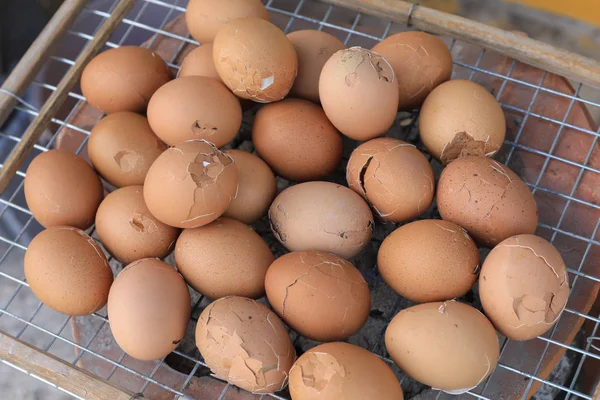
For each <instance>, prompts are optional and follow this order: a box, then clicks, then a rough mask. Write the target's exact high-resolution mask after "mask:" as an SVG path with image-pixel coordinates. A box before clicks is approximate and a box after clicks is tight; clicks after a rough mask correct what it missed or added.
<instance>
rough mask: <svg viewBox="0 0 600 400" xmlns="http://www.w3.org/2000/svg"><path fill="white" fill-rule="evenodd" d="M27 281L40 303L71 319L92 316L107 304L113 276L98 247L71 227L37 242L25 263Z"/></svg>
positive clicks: (40, 237)
mask: <svg viewBox="0 0 600 400" xmlns="http://www.w3.org/2000/svg"><path fill="white" fill-rule="evenodd" d="M24 269H25V278H26V279H27V283H28V284H29V287H30V288H31V290H32V291H33V293H34V294H35V295H36V296H37V298H38V299H40V301H41V302H42V303H44V304H45V305H47V306H48V307H50V308H51V309H53V310H55V311H58V312H61V313H63V314H67V315H88V314H91V313H93V312H95V311H98V310H99V309H101V308H102V307H104V305H105V304H106V300H107V298H108V291H109V289H110V285H111V284H112V282H113V274H112V271H111V269H110V266H109V265H108V261H107V260H106V257H105V256H104V253H102V249H101V248H100V246H98V244H97V243H96V242H95V241H94V239H92V238H91V237H89V236H88V235H86V233H85V232H83V231H81V230H79V229H77V228H72V227H68V226H58V227H52V228H48V229H46V230H44V231H42V232H40V233H39V234H38V235H37V236H36V237H34V238H33V240H32V241H31V243H30V244H29V247H28V248H27V251H26V252H25V259H24Z"/></svg>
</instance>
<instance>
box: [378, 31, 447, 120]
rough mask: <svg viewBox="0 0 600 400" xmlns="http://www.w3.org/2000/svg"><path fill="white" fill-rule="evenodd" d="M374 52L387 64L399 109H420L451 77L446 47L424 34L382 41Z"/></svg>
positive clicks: (441, 42) (413, 32)
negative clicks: (395, 82)
mask: <svg viewBox="0 0 600 400" xmlns="http://www.w3.org/2000/svg"><path fill="white" fill-rule="evenodd" d="M373 51H374V52H375V53H377V54H379V55H381V56H382V57H385V59H386V60H387V61H388V62H389V63H390V65H391V66H392V68H393V69H394V72H395V74H396V81H397V82H398V86H399V88H400V99H399V101H398V108H399V109H400V110H410V109H413V108H417V107H420V106H421V104H423V101H424V100H425V98H426V97H427V95H429V93H430V92H431V91H432V90H433V89H434V88H435V87H436V86H438V85H440V84H441V83H444V82H446V81H447V80H449V79H450V76H451V75H452V55H451V54H450V50H449V49H448V46H446V43H444V42H443V41H442V40H441V39H440V38H438V37H437V36H433V35H430V34H428V33H425V32H417V31H410V32H400V33H396V34H394V35H392V36H390V37H387V38H385V39H384V40H382V41H381V42H379V43H377V44H376V45H375V46H374V47H373Z"/></svg>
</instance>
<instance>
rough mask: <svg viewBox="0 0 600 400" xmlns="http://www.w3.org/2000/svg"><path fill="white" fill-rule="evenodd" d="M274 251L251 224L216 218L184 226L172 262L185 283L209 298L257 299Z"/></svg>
mask: <svg viewBox="0 0 600 400" xmlns="http://www.w3.org/2000/svg"><path fill="white" fill-rule="evenodd" d="M272 262H273V254H272V253H271V249H270V248H269V246H268V245H267V244H266V243H265V241H264V240H263V239H262V238H261V237H260V236H259V235H258V234H257V233H256V232H254V231H253V230H252V229H250V227H249V226H248V225H246V224H243V223H241V222H239V221H236V220H234V219H229V218H219V219H217V220H216V221H214V222H212V223H210V224H208V225H205V226H202V227H200V228H194V229H186V230H184V231H183V232H182V233H181V236H179V239H178V240H177V244H176V245H175V263H176V264H177V269H178V270H179V272H180V273H181V274H182V275H183V277H184V278H185V280H186V281H187V282H188V284H189V285H190V286H191V287H193V288H194V289H195V290H196V291H198V292H199V293H202V294H204V295H206V296H208V297H209V298H211V299H218V298H221V297H226V296H233V295H236V296H243V297H250V298H259V297H262V296H263V295H264V294H265V274H266V273H267V268H269V265H271V263H272Z"/></svg>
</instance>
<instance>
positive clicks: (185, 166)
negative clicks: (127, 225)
mask: <svg viewBox="0 0 600 400" xmlns="http://www.w3.org/2000/svg"><path fill="white" fill-rule="evenodd" d="M237 182H238V173H237V168H236V167H235V165H233V159H232V158H231V157H229V156H228V155H227V154H224V153H222V152H221V151H220V150H219V149H217V148H216V147H215V146H213V145H212V144H211V143H209V142H207V141H205V140H189V141H187V142H183V143H180V144H178V145H177V146H174V147H171V148H169V149H168V150H167V151H165V152H164V153H162V154H161V155H160V156H159V157H158V158H157V159H156V161H155V162H154V164H152V166H151V167H150V170H149V171H148V175H146V180H145V181H144V200H145V202H146V205H147V206H148V209H149V210H150V212H151V213H152V215H154V216H155V217H156V218H157V219H158V220H159V221H161V222H162V223H165V224H167V225H171V226H174V227H178V228H196V227H199V226H202V225H206V224H208V223H210V222H212V221H214V220H215V219H217V218H219V216H221V214H223V213H224V212H225V210H226V209H227V207H229V204H230V203H231V200H232V199H233V198H234V197H235V194H236V191H237Z"/></svg>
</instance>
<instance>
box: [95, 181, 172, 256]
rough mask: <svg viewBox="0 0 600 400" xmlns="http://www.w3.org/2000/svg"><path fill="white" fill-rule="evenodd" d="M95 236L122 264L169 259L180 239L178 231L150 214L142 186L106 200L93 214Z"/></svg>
mask: <svg viewBox="0 0 600 400" xmlns="http://www.w3.org/2000/svg"><path fill="white" fill-rule="evenodd" d="M96 232H97V233H98V238H99V239H100V241H101V242H102V244H103V245H104V247H106V249H107V250H108V251H109V252H110V253H111V254H112V255H113V256H115V258H117V259H118V260H119V261H121V262H122V263H124V264H129V263H131V262H133V261H137V260H140V259H142V258H148V257H156V258H164V257H166V256H168V255H169V253H170V252H171V250H172V249H173V248H174V246H175V240H177V236H178V235H179V229H177V228H173V227H171V226H169V225H165V224H163V223H162V222H160V221H159V220H158V219H156V218H155V217H154V216H153V215H152V214H150V210H148V207H146V203H145V202H144V193H143V187H142V186H127V187H124V188H121V189H117V190H115V191H114V192H112V193H110V194H109V195H108V196H106V198H105V199H104V201H102V203H101V204H100V207H99V208H98V213H96Z"/></svg>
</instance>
